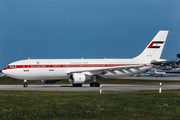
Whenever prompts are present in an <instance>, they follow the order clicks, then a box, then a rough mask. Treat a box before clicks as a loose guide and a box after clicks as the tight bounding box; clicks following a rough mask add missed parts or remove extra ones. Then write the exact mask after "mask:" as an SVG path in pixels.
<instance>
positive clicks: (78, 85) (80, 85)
mask: <svg viewBox="0 0 180 120" xmlns="http://www.w3.org/2000/svg"><path fill="white" fill-rule="evenodd" d="M73 87H82V84H73Z"/></svg>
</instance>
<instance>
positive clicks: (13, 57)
mask: <svg viewBox="0 0 180 120" xmlns="http://www.w3.org/2000/svg"><path fill="white" fill-rule="evenodd" d="M159 30H169V34H168V37H167V41H166V44H165V47H164V50H163V53H162V56H161V58H163V59H176V54H178V53H179V54H180V47H179V46H180V0H0V41H1V42H0V54H1V57H0V69H3V68H4V67H6V66H7V65H8V64H9V63H11V62H14V61H17V60H22V59H27V58H31V59H51V58H52V59H54V58H56V59H57V58H58V59H64V58H82V57H83V58H105V57H106V58H133V57H135V56H137V55H138V54H140V53H141V52H142V51H143V50H144V48H145V47H146V46H147V45H148V44H149V42H150V41H151V40H152V39H153V37H154V36H155V35H156V34H157V32H158V31H159Z"/></svg>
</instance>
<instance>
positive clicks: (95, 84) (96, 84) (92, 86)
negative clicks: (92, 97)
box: [90, 82, 100, 87]
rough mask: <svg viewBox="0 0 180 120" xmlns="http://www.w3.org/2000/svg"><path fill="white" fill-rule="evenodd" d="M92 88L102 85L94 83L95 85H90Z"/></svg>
mask: <svg viewBox="0 0 180 120" xmlns="http://www.w3.org/2000/svg"><path fill="white" fill-rule="evenodd" d="M90 87H100V84H99V83H96V82H93V83H90Z"/></svg>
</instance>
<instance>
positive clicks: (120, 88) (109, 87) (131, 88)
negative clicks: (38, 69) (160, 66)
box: [0, 84, 180, 92]
mask: <svg viewBox="0 0 180 120" xmlns="http://www.w3.org/2000/svg"><path fill="white" fill-rule="evenodd" d="M101 86H102V92H136V91H157V92H158V91H159V85H129V84H126V85H124V84H101ZM175 89H180V85H162V92H163V90H175ZM0 90H12V91H69V92H100V87H90V86H89V84H83V86H82V87H72V85H71V84H60V85H28V87H26V88H24V87H23V85H0Z"/></svg>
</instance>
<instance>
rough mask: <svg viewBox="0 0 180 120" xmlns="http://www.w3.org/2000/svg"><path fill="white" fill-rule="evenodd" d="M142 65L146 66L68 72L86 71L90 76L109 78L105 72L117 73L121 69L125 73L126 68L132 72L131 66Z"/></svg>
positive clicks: (84, 71)
mask: <svg viewBox="0 0 180 120" xmlns="http://www.w3.org/2000/svg"><path fill="white" fill-rule="evenodd" d="M142 66H144V65H127V66H116V67H105V68H101V69H90V70H81V71H69V72H67V74H72V73H84V74H86V75H89V76H93V75H97V76H100V77H103V78H107V77H106V76H105V75H104V74H106V73H108V72H109V73H112V74H116V72H115V71H120V72H123V73H125V71H124V70H126V71H130V72H132V71H131V70H130V69H131V68H134V69H137V70H139V68H140V67H142Z"/></svg>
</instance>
